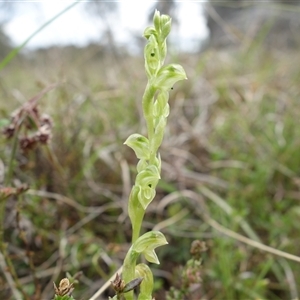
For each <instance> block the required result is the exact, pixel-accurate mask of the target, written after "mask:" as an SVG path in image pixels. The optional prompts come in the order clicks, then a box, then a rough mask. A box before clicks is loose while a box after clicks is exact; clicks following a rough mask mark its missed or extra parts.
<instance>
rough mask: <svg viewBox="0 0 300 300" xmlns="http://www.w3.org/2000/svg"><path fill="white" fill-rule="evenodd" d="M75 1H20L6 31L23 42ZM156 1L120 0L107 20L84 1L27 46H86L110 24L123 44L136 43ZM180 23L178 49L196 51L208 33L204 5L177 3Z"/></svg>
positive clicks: (17, 42)
mask: <svg viewBox="0 0 300 300" xmlns="http://www.w3.org/2000/svg"><path fill="white" fill-rule="evenodd" d="M71 3H72V1H63V0H61V1H57V0H52V1H40V2H37V3H34V5H33V4H32V3H26V2H25V3H24V2H23V3H19V4H18V7H17V8H18V11H17V14H16V16H15V17H14V18H13V19H12V20H11V21H10V22H9V23H7V24H6V26H5V31H6V33H7V34H8V35H9V36H10V38H11V40H12V41H13V43H14V45H20V44H22V43H23V42H24V41H25V40H26V39H27V38H28V37H29V36H30V35H31V34H32V33H33V32H34V31H36V30H37V29H38V28H39V27H41V26H42V25H43V24H44V23H46V22H47V21H48V20H50V19H51V18H52V17H54V16H55V15H57V14H58V13H60V12H61V11H62V10H63V9H65V8H66V7H67V6H68V5H70V4H71ZM154 3H155V2H154V1H119V2H118V3H117V11H116V12H115V13H113V14H110V15H109V17H108V18H107V19H106V20H104V19H102V17H100V16H99V17H96V16H92V15H91V14H90V13H89V12H88V11H87V10H86V7H84V5H86V3H79V4H77V5H75V6H74V7H72V8H71V9H70V10H68V11H67V12H66V13H64V14H63V15H61V16H60V17H59V18H57V19H56V20H55V21H54V22H53V23H51V24H50V25H48V26H47V27H46V28H44V29H43V30H42V31H41V32H39V33H38V34H37V35H36V36H35V37H34V38H33V39H32V40H31V41H30V42H29V43H28V44H27V46H26V47H27V48H30V49H33V48H37V47H48V46H51V45H68V44H74V45H78V46H85V45H87V44H88V43H90V42H101V39H102V38H103V33H104V31H105V29H106V28H107V26H110V27H111V30H112V31H113V33H114V39H115V41H116V42H118V43H121V44H124V45H126V44H128V45H130V44H131V43H132V40H133V39H132V34H135V35H137V36H142V35H143V30H144V28H145V27H146V26H147V25H149V24H148V15H149V10H150V8H153V7H154ZM177 5H178V8H177V10H176V11H177V13H178V19H179V22H180V27H179V28H177V27H176V26H174V27H173V30H172V32H171V34H172V36H171V41H172V40H173V44H175V45H176V47H178V50H184V51H196V50H198V49H199V45H200V39H203V38H205V37H207V34H208V33H207V28H206V25H205V23H204V17H203V14H202V9H201V5H200V3H199V2H192V1H186V2H179V3H177Z"/></svg>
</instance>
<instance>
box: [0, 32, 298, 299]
mask: <svg viewBox="0 0 300 300" xmlns="http://www.w3.org/2000/svg"><path fill="white" fill-rule="evenodd" d="M263 45H264V34H263V33H262V34H261V35H257V36H256V38H253V39H252V40H251V43H245V44H241V45H240V47H238V48H237V49H231V50H229V49H228V50H227V51H224V50H222V51H221V50H220V51H216V50H214V49H210V50H207V51H206V52H203V53H202V54H201V55H190V54H188V55H180V56H179V57H178V58H176V60H178V61H179V62H180V64H182V65H183V66H184V67H185V69H186V71H187V75H188V78H189V80H188V81H187V82H184V83H182V84H180V85H178V86H176V88H174V90H173V92H172V93H171V97H172V98H171V101H170V106H171V113H170V117H169V118H170V121H169V125H168V130H167V134H166V137H165V140H164V142H163V147H162V149H161V156H162V168H163V170H162V173H163V174H162V180H161V182H160V184H159V190H158V193H157V197H156V199H157V200H155V201H154V204H153V205H151V206H150V207H149V209H150V213H149V214H148V215H147V216H146V221H145V223H144V230H145V231H146V230H148V229H152V228H153V227H154V226H158V227H159V229H160V230H161V231H163V232H164V234H165V235H166V236H167V239H168V242H169V246H166V247H164V248H162V249H159V250H158V252H159V254H158V255H159V257H160V261H161V266H160V267H159V270H157V269H156V268H155V267H153V269H154V272H156V276H160V281H159V282H157V283H156V284H157V290H156V294H155V297H156V298H157V299H164V298H165V291H167V290H169V289H170V288H171V287H174V286H176V285H177V283H178V282H180V280H178V279H180V276H181V275H180V274H181V270H182V267H181V266H184V265H187V261H188V260H189V259H190V257H189V247H190V244H191V242H192V241H193V240H195V239H201V240H205V241H206V243H207V246H208V251H207V252H206V253H205V254H203V257H202V264H201V278H202V282H201V283H199V282H198V281H197V286H196V290H195V291H194V292H195V293H196V294H197V297H201V298H202V299H275V300H276V299H278V300H279V299H291V298H293V299H296V298H299V291H298V287H299V286H300V281H299V280H300V273H299V272H300V271H299V270H300V269H299V266H298V264H297V263H294V262H290V261H287V260H285V259H283V258H278V257H275V256H272V255H270V254H268V253H264V252H262V251H258V250H257V249H255V248H252V247H250V246H249V245H245V244H243V243H241V242H239V241H236V240H234V239H231V238H229V237H227V236H225V235H220V234H219V232H218V231H216V230H215V229H213V228H211V227H210V225H209V224H208V223H207V222H206V221H205V218H203V214H204V213H206V214H208V215H209V216H210V218H212V219H213V220H216V221H217V222H219V223H220V224H221V225H222V226H224V227H226V228H228V229H231V230H232V231H235V232H239V233H240V234H242V235H245V236H247V235H248V234H249V232H250V231H245V226H244V227H242V226H241V222H240V220H243V221H244V222H246V224H247V226H249V227H250V228H251V230H252V231H253V232H254V233H255V234H256V235H257V236H258V237H259V239H260V240H261V241H262V242H263V243H265V244H267V245H270V246H272V247H274V248H276V249H280V250H282V251H287V252H289V253H292V254H294V255H298V256H299V255H300V252H299V248H298V246H297V245H298V244H299V234H298V233H299V230H300V228H299V221H298V220H299V216H300V206H299V199H300V192H299V189H300V180H299V167H298V166H299V164H300V154H299V146H300V139H299V136H300V132H299V131H300V127H299V126H298V123H299V119H300V109H299V105H298V103H299V95H300V87H299V76H300V73H299V68H298V65H297V64H296V63H295V62H297V61H298V60H299V51H298V50H293V49H290V50H287V51H288V52H287V51H285V52H283V51H281V50H280V49H278V48H277V49H276V48H272V49H271V50H270V49H267V48H265V47H264V46H263ZM143 69H144V68H143V59H142V57H132V56H130V55H128V54H126V52H125V51H124V52H122V56H114V55H113V54H112V53H111V52H110V51H108V50H107V49H105V48H101V47H100V46H97V45H92V46H90V47H88V48H86V49H80V50H79V49H76V48H75V47H69V48H51V49H48V50H44V51H37V52H34V53H29V54H28V56H27V57H24V58H21V57H20V58H18V59H15V60H13V61H12V62H11V63H10V64H9V65H8V66H7V67H6V68H4V69H3V70H2V71H1V84H0V124H1V126H2V127H4V126H5V125H7V123H8V120H9V116H10V114H11V113H12V112H13V111H14V110H16V109H17V108H18V107H19V106H20V104H24V103H25V102H26V101H27V100H29V99H31V98H32V97H34V96H35V95H37V94H39V93H40V91H41V90H43V89H44V88H47V87H49V86H50V85H51V84H53V83H56V84H57V87H56V88H55V89H53V90H51V91H49V92H47V93H46V94H45V95H44V97H43V98H42V99H40V100H39V101H38V109H39V111H40V112H41V113H42V112H44V113H47V114H48V115H50V117H51V118H52V122H53V125H54V127H53V129H52V135H53V136H52V140H51V143H50V145H49V147H46V146H39V147H36V148H35V149H33V150H32V151H30V152H22V151H21V150H20V149H18V150H17V155H16V161H15V167H14V173H13V179H14V180H13V184H14V186H18V185H20V183H26V184H28V185H29V186H30V189H29V190H28V191H27V192H26V193H22V194H21V195H15V196H12V197H10V198H9V200H8V201H7V211H6V216H5V241H6V242H7V243H8V253H9V255H10V257H11V259H12V261H13V264H14V266H15V268H16V270H17V275H18V277H19V278H20V284H21V285H22V286H23V288H24V290H25V291H26V292H27V293H28V294H29V297H31V298H33V297H34V295H38V291H40V292H41V298H42V299H51V297H52V298H53V297H54V290H53V283H52V282H53V281H54V282H59V281H60V279H61V278H63V277H65V273H66V272H70V273H71V274H75V273H77V272H78V271H82V272H83V275H82V276H81V277H80V278H79V283H78V284H77V285H76V286H75V287H76V288H75V291H74V298H75V299H88V298H89V297H90V296H91V295H92V294H93V292H95V291H96V290H97V289H98V288H99V287H101V286H102V285H103V284H104V282H106V280H108V279H109V277H110V276H111V275H112V274H113V273H114V272H115V271H116V270H117V269H118V267H119V266H120V265H121V263H122V260H123V258H124V256H125V253H126V251H127V248H128V245H129V244H128V241H129V240H130V232H131V229H130V223H129V222H128V217H127V215H126V208H125V207H124V201H125V200H126V199H127V197H128V193H129V191H130V188H131V178H132V176H133V175H134V174H135V168H134V167H133V166H135V165H136V159H135V157H134V155H133V154H132V152H131V151H130V149H127V147H125V146H124V145H123V142H124V141H125V139H126V138H127V137H128V136H129V135H130V134H131V133H133V132H136V131H138V132H140V131H142V133H144V132H145V124H144V122H143V120H142V115H141V111H140V104H141V98H142V93H143V89H144V86H145V83H146V75H145V74H144V72H143ZM0 148H1V149H2V150H1V151H0V180H1V181H2V180H3V173H4V166H5V168H7V166H8V164H9V158H10V154H11V150H12V141H11V140H7V139H6V138H5V137H4V135H1V137H0ZM1 183H2V182H1ZM203 186H204V187H206V189H208V190H210V191H211V192H213V193H214V194H215V195H217V196H218V197H219V198H217V200H216V198H212V197H209V196H208V195H207V194H206V195H205V194H203V193H201V188H203ZM222 201H223V202H222ZM220 203H221V204H220ZM224 203H225V205H224ZM226 205H228V206H230V208H231V209H232V211H231V213H230V214H228V213H227V212H226V209H224V207H227V206H226ZM29 258H31V259H32V262H33V265H34V267H32V266H29V264H28V262H29V261H30V260H29ZM151 268H152V266H151ZM162 270H163V271H162ZM33 274H35V277H36V281H33V279H32V275H33ZM1 276H2V274H1ZM5 282H6V281H5V278H4V277H1V285H0V287H1V288H0V298H1V299H12V298H11V294H10V289H9V287H8V286H7V285H6V283H5ZM176 289H178V290H180V287H178V286H176ZM172 290H174V289H172ZM112 294H113V293H111V294H110V295H112ZM107 295H108V294H106V295H105V297H106V298H105V297H104V296H103V299H107ZM198 299H199V298H198Z"/></svg>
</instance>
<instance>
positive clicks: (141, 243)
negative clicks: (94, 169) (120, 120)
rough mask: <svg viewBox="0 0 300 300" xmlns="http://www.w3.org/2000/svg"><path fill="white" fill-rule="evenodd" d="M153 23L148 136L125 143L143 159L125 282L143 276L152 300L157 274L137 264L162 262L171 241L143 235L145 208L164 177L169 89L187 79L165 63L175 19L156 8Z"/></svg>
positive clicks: (142, 298) (143, 294) (143, 295)
mask: <svg viewBox="0 0 300 300" xmlns="http://www.w3.org/2000/svg"><path fill="white" fill-rule="evenodd" d="M153 24H154V26H150V27H147V28H146V29H145V31H144V37H145V38H146V39H147V44H146V46H145V50H144V58H145V70H146V75H147V77H148V83H147V86H146V89H145V92H144V95H143V99H142V106H143V114H144V117H145V120H146V124H147V137H145V136H143V135H141V134H138V133H134V134H132V135H130V136H129V137H128V139H127V140H126V141H125V143H124V144H126V145H127V146H129V147H130V148H132V150H133V151H134V152H135V154H136V156H137V158H138V159H139V162H138V164H137V172H138V173H137V176H136V180H135V184H134V186H133V187H132V190H131V193H130V197H129V203H128V214H129V217H130V221H131V224H132V246H131V247H130V249H129V250H128V253H127V255H126V257H125V260H124V264H123V271H122V280H124V284H128V283H130V282H133V281H134V280H135V279H136V278H143V280H142V281H141V285H140V291H139V295H138V298H137V299H138V300H151V299H152V290H153V275H152V272H151V270H150V268H149V267H148V266H147V265H145V264H137V263H138V259H139V257H140V255H141V254H143V256H144V257H145V259H146V260H147V261H148V262H150V263H156V264H159V260H158V258H157V255H156V253H155V248H157V247H159V246H163V245H165V244H167V240H166V238H165V237H164V235H163V234H162V233H161V232H159V231H150V232H147V233H145V234H143V235H142V236H140V231H141V226H142V222H143V218H144V215H145V211H146V209H147V207H148V205H149V204H150V203H151V202H152V200H153V199H154V197H155V195H156V186H157V184H158V181H159V179H160V172H161V159H160V155H159V153H158V149H159V147H160V145H161V143H162V140H163V137H164V132H165V127H166V124H167V117H168V115H169V104H168V100H169V92H170V90H171V89H172V88H173V86H174V84H175V83H176V82H177V81H179V80H183V79H187V77H186V74H185V71H184V69H183V68H182V67H181V66H180V65H177V64H169V65H166V66H164V61H165V58H166V54H167V42H166V39H167V36H168V35H169V33H170V31H171V24H172V20H171V18H170V17H169V16H167V15H161V14H160V13H159V11H155V13H154V17H153ZM123 296H124V298H125V299H126V300H134V299H136V298H135V296H134V292H133V291H131V290H130V291H128V292H126V293H124V294H123Z"/></svg>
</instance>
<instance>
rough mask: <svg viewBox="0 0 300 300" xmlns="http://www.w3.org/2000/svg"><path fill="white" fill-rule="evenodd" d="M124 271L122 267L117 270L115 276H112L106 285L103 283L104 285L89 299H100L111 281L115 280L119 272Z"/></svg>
mask: <svg viewBox="0 0 300 300" xmlns="http://www.w3.org/2000/svg"><path fill="white" fill-rule="evenodd" d="M121 273H122V267H120V268H119V270H118V271H117V272H115V274H114V275H113V276H111V277H110V278H109V279H108V280H107V281H106V282H105V284H104V285H102V287H101V288H100V289H99V290H98V291H97V292H96V293H95V294H94V295H93V296H92V297H91V298H90V299H89V300H96V299H98V297H99V296H101V294H102V293H103V292H104V291H105V290H106V289H107V288H108V287H109V286H110V285H111V281H113V280H114V279H115V277H116V275H117V274H121Z"/></svg>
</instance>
